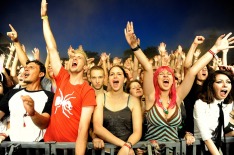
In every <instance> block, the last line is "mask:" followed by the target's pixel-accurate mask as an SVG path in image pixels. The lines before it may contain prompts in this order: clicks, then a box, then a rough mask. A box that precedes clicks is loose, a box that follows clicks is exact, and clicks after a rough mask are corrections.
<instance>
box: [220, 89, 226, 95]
mask: <svg viewBox="0 0 234 155" xmlns="http://www.w3.org/2000/svg"><path fill="white" fill-rule="evenodd" d="M227 92H228V91H227V90H224V89H223V90H221V91H220V93H221V95H226V94H227Z"/></svg>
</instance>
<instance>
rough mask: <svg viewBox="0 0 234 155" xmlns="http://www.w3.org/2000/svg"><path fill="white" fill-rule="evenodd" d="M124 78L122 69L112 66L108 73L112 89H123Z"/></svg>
mask: <svg viewBox="0 0 234 155" xmlns="http://www.w3.org/2000/svg"><path fill="white" fill-rule="evenodd" d="M125 80H126V78H125V77H124V73H123V71H122V70H121V69H120V68H119V67H113V68H112V69H111V70H110V73H109V83H110V86H111V88H112V90H114V91H118V90H120V89H123V85H124V82H125Z"/></svg>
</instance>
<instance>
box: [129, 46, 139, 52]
mask: <svg viewBox="0 0 234 155" xmlns="http://www.w3.org/2000/svg"><path fill="white" fill-rule="evenodd" d="M140 48H141V47H140V46H139V45H137V47H135V48H131V49H132V51H133V52H135V51H137V50H139V49H140Z"/></svg>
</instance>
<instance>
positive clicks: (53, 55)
mask: <svg viewBox="0 0 234 155" xmlns="http://www.w3.org/2000/svg"><path fill="white" fill-rule="evenodd" d="M41 18H42V21H43V33H44V38H45V42H46V46H47V49H48V53H49V54H50V63H51V67H52V69H53V72H54V75H55V76H56V75H58V73H59V71H60V68H61V67H62V64H61V63H60V57H59V53H58V50H57V44H56V41H55V39H54V36H53V33H52V31H51V28H50V24H49V20H48V16H47V3H46V0H42V1H41Z"/></svg>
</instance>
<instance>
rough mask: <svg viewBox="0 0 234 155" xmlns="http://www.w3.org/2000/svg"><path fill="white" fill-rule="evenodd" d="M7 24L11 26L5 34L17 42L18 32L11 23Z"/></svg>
mask: <svg viewBox="0 0 234 155" xmlns="http://www.w3.org/2000/svg"><path fill="white" fill-rule="evenodd" d="M9 26H10V28H11V32H7V36H8V37H10V38H11V40H12V41H13V42H17V41H18V34H17V32H16V30H15V29H14V27H13V26H12V25H11V24H9Z"/></svg>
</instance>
